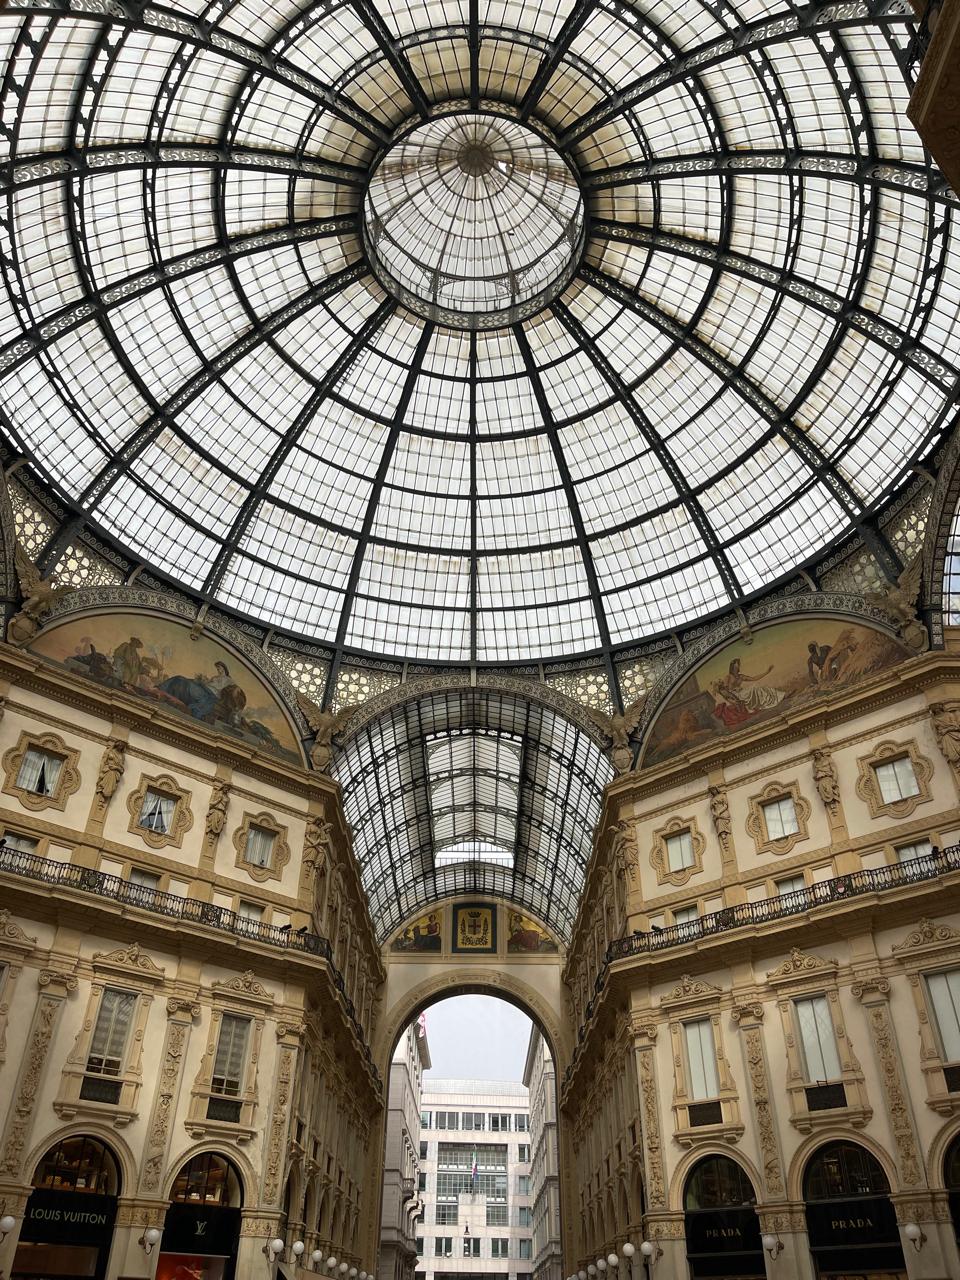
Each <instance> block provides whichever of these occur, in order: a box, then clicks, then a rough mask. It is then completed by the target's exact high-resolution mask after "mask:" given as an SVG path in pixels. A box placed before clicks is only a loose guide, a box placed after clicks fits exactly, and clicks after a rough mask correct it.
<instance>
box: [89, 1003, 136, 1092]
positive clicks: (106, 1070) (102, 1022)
mask: <svg viewBox="0 0 960 1280" xmlns="http://www.w3.org/2000/svg"><path fill="white" fill-rule="evenodd" d="M136 1007H137V997H136V996H135V995H134V993H133V992H132V991H117V990H116V989H115V988H114V987H107V988H106V990H105V991H104V993H103V995H102V996H101V997H100V1008H99V1009H98V1011H97V1021H96V1023H95V1025H94V1028H93V1036H92V1038H91V1040H90V1051H89V1053H88V1055H87V1070H88V1071H90V1072H92V1073H94V1074H96V1075H102V1076H118V1075H119V1074H120V1071H121V1070H122V1068H123V1054H124V1050H125V1049H126V1046H127V1037H128V1035H129V1033H130V1024H131V1023H132V1021H133V1011H134V1009H135V1008H136Z"/></svg>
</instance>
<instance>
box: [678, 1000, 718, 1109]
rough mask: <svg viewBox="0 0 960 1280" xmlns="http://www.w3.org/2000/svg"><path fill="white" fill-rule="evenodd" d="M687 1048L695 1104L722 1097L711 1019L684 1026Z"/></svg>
mask: <svg viewBox="0 0 960 1280" xmlns="http://www.w3.org/2000/svg"><path fill="white" fill-rule="evenodd" d="M683 1035H684V1039H685V1041H686V1046H687V1075H688V1079H689V1094H690V1097H691V1098H692V1099H693V1101H694V1102H703V1101H706V1100H707V1099H709V1098H717V1097H719V1096H720V1077H719V1075H718V1073H717V1050H716V1046H715V1044H714V1041H713V1024H712V1022H711V1021H710V1019H709V1018H698V1019H697V1020H696V1022H685V1023H684V1024H683Z"/></svg>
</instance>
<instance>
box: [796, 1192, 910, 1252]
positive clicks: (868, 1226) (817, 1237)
mask: <svg viewBox="0 0 960 1280" xmlns="http://www.w3.org/2000/svg"><path fill="white" fill-rule="evenodd" d="M807 1229H808V1231H809V1233H810V1244H811V1245H812V1246H813V1247H814V1248H818V1247H819V1248H830V1249H837V1248H841V1247H843V1246H844V1245H861V1244H865V1245H877V1244H884V1243H886V1242H888V1241H889V1242H891V1243H893V1242H894V1241H896V1242H897V1243H898V1244H899V1241H900V1233H899V1232H898V1230H897V1217H896V1213H895V1212H894V1208H893V1205H892V1204H891V1202H890V1199H889V1197H887V1196H864V1197H863V1198H862V1199H857V1200H827V1201H821V1202H820V1203H815V1204H808V1205H807Z"/></svg>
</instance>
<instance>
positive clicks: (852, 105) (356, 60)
mask: <svg viewBox="0 0 960 1280" xmlns="http://www.w3.org/2000/svg"><path fill="white" fill-rule="evenodd" d="M0 23H2V31H3V36H4V38H5V40H6V55H5V66H4V78H3V79H2V81H0V144H2V147H3V162H4V163H3V168H2V170H0V175H2V180H3V183H4V192H3V199H2V201H0V275H2V280H0V316H2V323H0V410H2V414H3V426H4V429H5V431H6V433H7V434H8V436H9V437H10V441H11V442H12V446H13V449H14V450H15V451H18V452H20V453H22V454H24V455H26V456H27V457H28V458H29V459H30V465H31V466H32V467H33V468H34V469H35V470H36V471H37V472H38V473H39V475H40V477H41V479H42V480H44V481H46V482H47V483H48V484H49V485H50V486H52V487H53V488H54V489H55V491H56V493H57V496H58V498H59V500H60V502H61V504H62V505H63V507H64V509H65V510H66V511H67V513H68V519H67V521H66V522H65V525H64V528H63V529H61V530H60V531H58V532H57V533H56V535H55V538H54V541H55V542H57V545H58V546H60V547H62V546H63V545H65V542H66V540H67V539H68V538H69V537H75V536H76V534H77V531H78V530H84V529H86V530H88V531H90V532H92V533H93V534H95V535H96V536H97V537H99V538H105V539H106V540H107V541H110V540H113V542H114V543H116V544H119V545H120V546H121V547H122V548H123V549H124V550H125V552H126V553H127V554H128V555H130V556H132V557H134V558H135V559H138V560H139V561H141V562H143V563H144V564H145V565H147V566H149V567H150V569H151V570H152V572H153V573H154V574H155V575H159V576H160V578H161V579H163V578H166V579H169V580H172V581H174V582H175V583H177V584H179V585H180V586H182V587H183V588H185V589H187V590H188V591H191V592H195V593H196V594H197V595H198V596H199V597H202V598H203V599H205V600H207V601H210V602H212V603H217V604H219V605H221V606H222V607H224V608H227V609H228V610H233V611H236V612H239V613H241V614H243V615H246V616H251V617H254V618H256V619H259V620H261V621H263V622H264V623H267V624H269V625H271V626H273V627H276V628H279V629H281V630H282V631H285V632H289V633H293V634H298V635H302V636H306V637H309V638H311V639H312V640H314V641H316V642H317V643H320V644H322V645H326V646H329V647H330V648H331V649H335V650H336V652H337V653H338V654H340V655H348V656H349V655H352V654H356V655H362V654H367V655H371V654H372V655H380V656H392V657H398V658H409V659H415V660H420V659H429V660H434V661H439V662H443V663H449V664H459V663H468V662H476V663H490V664H498V663H503V662H508V661H518V662H519V661H529V660H534V659H543V660H547V659H559V658H565V657H573V656H577V655H582V654H588V653H589V654H593V653H604V654H607V655H610V654H615V653H616V652H617V651H618V650H619V649H621V648H624V647H626V646H628V645H630V644H631V643H632V642H635V641H636V640H637V639H639V638H641V637H646V636H650V635H653V634H656V633H660V632H666V631H669V630H672V629H676V628H680V627H683V626H684V625H686V624H688V623H690V622H691V621H694V620H696V619H698V618H700V617H703V616H705V615H710V614H713V613H715V612H717V611H720V610H723V609H726V608H728V607H730V606H731V605H732V604H734V603H737V602H739V601H742V600H744V599H746V598H748V597H750V596H751V595H754V594H756V593H758V592H760V591H762V590H764V589H766V588H768V587H769V586H770V585H771V584H774V583H776V582H777V581H779V580H781V579H782V578H784V576H785V575H787V574H788V573H790V572H791V571H794V570H796V568H797V567H798V566H803V565H804V564H806V563H808V562H810V561H812V560H813V559H814V558H816V557H818V556H820V555H822V554H823V553H824V551H825V550H826V549H828V548H829V547H830V546H832V545H833V544H834V543H835V542H836V540H837V539H838V538H839V537H842V536H843V537H845V536H848V535H849V534H850V533H851V532H856V533H859V534H860V536H861V537H862V538H863V540H864V541H865V542H866V543H867V544H868V545H869V546H871V547H872V548H873V549H874V551H875V553H876V554H877V556H878V559H879V560H880V562H881V563H882V564H884V565H885V566H887V567H888V569H890V570H896V568H897V567H898V566H897V562H896V555H895V553H894V552H892V551H891V549H890V547H889V546H886V545H885V544H884V538H883V533H882V531H881V530H880V529H879V527H878V526H877V524H876V523H875V521H874V516H875V514H876V512H877V510H878V508H879V506H880V505H881V504H883V503H884V502H885V501H886V500H887V499H888V498H889V496H890V495H891V493H892V492H893V491H894V490H895V489H897V487H898V486H899V485H901V483H902V482H903V481H904V479H905V477H906V475H907V474H908V472H909V471H910V468H911V467H912V466H913V465H914V464H915V463H916V462H917V461H918V460H920V459H922V458H923V457H924V456H925V455H927V454H929V453H930V451H931V450H932V449H933V448H934V447H935V445H936V442H937V439H938V437H939V435H940V434H941V433H942V431H943V428H944V423H945V417H946V415H947V412H948V410H949V407H950V406H951V404H952V403H954V398H955V396H956V393H957V385H958V382H957V378H958V372H957V366H958V361H960V355H958V352H960V319H958V306H960V267H958V263H960V252H958V245H957V231H956V201H955V199H954V197H953V196H952V195H951V194H950V193H949V191H948V189H947V188H946V186H945V184H944V183H943V181H942V180H941V178H940V177H939V175H938V174H937V173H936V172H935V171H934V170H933V169H932V168H931V165H930V162H929V159H928V157H927V156H926V154H925V153H924V150H923V147H922V146H921V144H920V142H919V140H918V138H917V136H916V135H915V133H914V131H913V129H912V127H911V125H910V124H909V122H908V121H907V119H906V115H905V105H906V100H907V96H908V92H909V83H908V82H909V77H910V72H909V60H908V57H907V47H908V43H909V40H910V36H911V10H910V7H909V5H908V4H907V3H906V2H905V0H845V2H844V3H833V2H831V3H819V2H817V0H814V2H813V3H810V4H807V3H803V4H801V3H799V0H676V3H671V4H660V3H654V2H653V0H513V2H512V3H510V4H507V3H504V0H322V2H320V3H304V2H303V0H214V2H212V3H203V2H202V0H165V2H164V3H151V2H149V0H148V3H145V4H139V3H138V4H132V3H127V0H70V2H69V3H67V0H28V2H26V3H16V2H15V0H14V2H13V3H10V4H8V5H7V6H6V7H5V9H4V11H3V13H2V14H0ZM465 119H468V120H469V121H470V122H472V123H471V124H470V127H471V128H472V129H473V130H474V132H473V134H471V137H472V138H473V143H471V145H473V146H474V150H472V151H469V150H468V151H463V150H460V151H456V152H455V154H454V155H453V157H452V161H451V163H452V164H454V165H455V166H456V173H454V171H453V169H452V168H451V169H449V170H448V169H446V168H443V165H444V164H446V160H444V158H443V156H442V155H441V152H442V147H441V145H440V142H441V141H443V146H447V142H446V141H444V140H445V139H447V138H449V137H450V136H452V135H453V134H454V133H455V132H456V127H457V122H460V124H462V123H463V121H464V120H465ZM444 121H447V122H448V123H444ZM448 124H449V128H448ZM493 135H496V137H497V138H498V139H499V141H498V142H497V144H496V146H494V147H493V149H492V150H487V151H484V150H483V145H485V144H482V140H483V139H484V138H486V137H488V136H493ZM417 137H425V138H428V139H433V142H431V143H430V145H434V143H436V148H437V156H438V157H440V158H439V159H438V160H437V162H436V164H435V165H434V169H435V174H434V177H436V175H438V174H439V175H440V177H441V178H442V180H443V189H442V192H440V189H439V188H437V191H438V192H439V194H438V195H437V200H438V201H440V202H441V203H442V209H441V212H442V218H440V220H439V221H438V220H437V219H435V218H434V217H433V213H434V212H436V210H434V209H432V208H431V207H428V202H422V203H421V207H420V208H419V212H418V216H420V217H422V218H423V220H424V223H425V225H428V226H429V227H431V228H432V231H431V232H430V235H427V234H426V233H425V238H424V244H423V246H421V248H422V250H423V252H421V253H419V254H418V250H417V237H416V222H415V219H414V220H413V221H411V217H409V216H408V213H409V210H407V209H406V208H405V207H404V206H403V201H404V199H406V198H409V199H411V200H412V199H413V198H414V193H415V192H416V191H419V190H420V187H419V186H418V185H417V182H414V181H413V180H411V182H409V183H406V182H405V179H404V175H405V174H406V173H407V172H408V171H409V172H413V171H415V170H417V168H418V166H419V167H420V168H421V169H422V167H423V160H422V157H420V156H418V155H417V154H416V150H415V146H414V149H413V151H411V139H413V140H414V142H415V140H416V138H417ZM521 137H522V138H525V139H534V141H525V142H523V144H522V145H521V144H520V143H519V142H517V143H516V144H515V143H514V142H509V141H507V142H504V141H503V140H504V139H508V140H509V139H511V138H521ZM478 138H479V139H480V140H481V143H477V139H478ZM474 144H476V145H474ZM481 144H482V145H481ZM478 146H479V150H478V149H477V147H478ZM503 147H506V151H505V152H504V151H503V150H502V148H503ZM438 166H439V167H438ZM497 166H500V167H499V168H498V167H497ZM374 173H379V174H380V175H381V179H389V181H388V183H387V185H388V187H390V189H391V190H393V191H394V192H395V193H396V192H399V195H398V199H399V200H400V207H399V208H397V207H395V206H394V205H393V204H389V205H388V209H387V212H388V214H389V217H388V218H386V219H385V220H384V221H383V223H382V225H380V224H378V223H376V220H375V219H373V215H371V214H370V213H369V210H368V213H367V215H366V216H367V221H366V222H365V213H364V208H365V200H366V196H367V192H368V184H369V182H370V178H371V175H372V174H374ZM391 175H392V177H391ZM458 175H459V176H458ZM558 175H559V177H558ZM501 176H502V177H503V181H504V182H507V181H508V180H509V182H511V183H514V184H515V189H516V190H517V192H518V193H519V192H520V191H521V190H522V191H523V192H526V193H529V192H535V193H536V195H535V197H534V198H533V203H532V204H531V205H530V208H529V212H528V216H525V217H523V218H514V217H511V209H510V206H509V202H508V201H506V200H505V199H504V198H503V197H502V192H501V188H500V187H499V186H498V183H499V181H500V177H501ZM448 177H450V179H451V180H450V181H447V178H448ZM433 180H434V179H433V178H431V182H432V181H433ZM437 180H438V181H439V180H440V178H437ZM558 183H559V186H558V185H557V184H558ZM561 188H562V189H563V191H564V192H565V194H564V195H561ZM371 190H372V191H373V194H376V190H375V189H371ZM405 190H406V195H405V194H404V192H405ZM526 198H527V196H526V195H520V194H518V195H517V199H518V200H522V199H526ZM580 200H582V205H583V216H582V217H581V216H580V215H579V214H578V213H577V209H578V207H579V205H578V201H580ZM458 201H459V203H458ZM497 201H499V204H497V203H496V202H497ZM484 202H486V203H484ZM491 202H493V203H491ZM494 206H496V207H494ZM571 211H572V212H571ZM471 219H472V221H471ZM564 219H568V221H567V222H565V221H564ZM391 226H392V227H393V228H394V230H395V233H396V235H395V239H394V240H393V241H391V242H390V244H391V245H392V246H393V249H395V248H396V245H397V244H399V245H400V246H401V248H402V250H403V254H404V255H406V257H405V260H404V263H398V262H397V261H396V260H395V259H394V266H395V268H396V271H397V273H400V271H401V266H402V268H403V270H404V271H406V270H407V269H408V268H409V270H410V271H412V273H413V275H412V277H411V279H413V280H414V283H415V288H413V293H414V294H415V295H416V298H417V299H419V301H420V302H423V301H424V297H425V298H426V305H419V306H414V305H413V302H412V300H411V298H409V297H407V298H406V300H404V294H403V290H402V288H400V287H399V285H398V284H397V282H396V281H391V279H389V278H388V273H387V271H386V270H379V271H378V272H375V271H374V270H373V269H372V264H371V262H370V260H369V259H368V252H371V253H372V252H376V251H377V236H378V235H379V234H381V232H382V231H383V228H384V227H387V229H388V230H389V229H390V227H391ZM468 226H469V227H472V228H474V231H476V233H477V234H476V235H475V237H474V248H473V249H472V250H471V251H470V252H467V251H466V249H465V248H464V244H463V242H462V233H463V232H464V228H465V227H468ZM411 227H413V228H414V230H413V231H411ZM438 228H439V230H438ZM581 230H582V232H583V234H582V235H581ZM471 234H473V232H471ZM564 236H566V239H564ZM431 237H432V238H431ZM481 241H482V244H481V243H480V242H481ZM393 249H391V250H389V251H388V250H386V249H383V250H382V251H383V252H384V253H385V254H386V255H387V257H388V258H389V253H390V252H393ZM549 255H553V256H549ZM411 264H412V265H411ZM380 265H381V267H382V266H383V263H381V264H380ZM445 266H448V267H449V271H447V272H445V271H444V267H445ZM471 271H472V272H474V274H475V276H483V279H484V281H485V282H486V283H485V285H484V288H487V286H489V290H490V292H489V296H488V295H487V294H484V292H483V290H482V289H480V287H479V286H477V287H476V288H474V287H473V286H469V285H465V284H464V282H463V279H462V277H463V276H464V274H465V272H466V274H469V273H470V272H471ZM452 277H456V279H455V280H454V281H453V283H451V278H452ZM400 283H401V284H406V285H407V286H409V281H407V280H406V278H405V279H404V280H403V281H401V282H400ZM547 286H549V287H547ZM557 288H559V290H560V292H559V294H557V295H556V296H554V290H555V289H557ZM478 298H481V299H485V300H484V301H483V306H484V307H486V308H487V310H488V311H493V312H497V311H498V310H499V311H501V312H502V323H497V322H493V323H488V320H489V316H487V318H486V319H485V320H484V323H483V325H482V326H478V325H476V324H473V323H472V322H470V321H467V322H464V314H463V313H464V312H465V311H469V310H471V309H475V308H476V307H477V306H479V305H480V303H479V302H478ZM491 298H492V302H490V299H491ZM488 302H490V305H489V306H487V303H488ZM408 304H409V305H408ZM56 550H57V547H56V546H51V547H48V548H47V552H46V560H47V562H48V563H51V564H52V563H54V562H55V560H54V556H55V552H56ZM500 751H501V755H502V760H503V761H506V760H507V758H508V757H509V748H508V746H507V745H506V743H505V742H504V744H502V746H501V748H500ZM504 767H506V766H505V765H504ZM498 776H499V774H498ZM504 776H506V775H505V774H504ZM503 785H506V784H505V783H504V784H503ZM451 830H453V831H454V834H457V832H456V831H455V830H454V828H451ZM488 835H489V833H486V834H485V835H484V838H485V839H486V838H487V836H488Z"/></svg>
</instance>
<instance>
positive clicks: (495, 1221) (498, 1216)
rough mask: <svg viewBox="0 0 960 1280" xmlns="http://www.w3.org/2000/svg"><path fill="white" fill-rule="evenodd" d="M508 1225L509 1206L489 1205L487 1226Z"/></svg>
mask: <svg viewBox="0 0 960 1280" xmlns="http://www.w3.org/2000/svg"><path fill="white" fill-rule="evenodd" d="M506 1225H507V1206H506V1205H505V1204H488V1205H487V1226H488V1227H505V1226H506Z"/></svg>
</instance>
